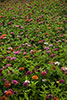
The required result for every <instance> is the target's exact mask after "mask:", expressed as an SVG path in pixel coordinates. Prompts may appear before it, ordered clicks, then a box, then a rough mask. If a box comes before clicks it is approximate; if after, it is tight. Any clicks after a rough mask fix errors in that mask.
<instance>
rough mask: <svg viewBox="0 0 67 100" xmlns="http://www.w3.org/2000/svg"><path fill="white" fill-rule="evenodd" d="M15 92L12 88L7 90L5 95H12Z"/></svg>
mask: <svg viewBox="0 0 67 100" xmlns="http://www.w3.org/2000/svg"><path fill="white" fill-rule="evenodd" d="M12 94H13V92H11V91H10V90H8V91H6V93H5V95H6V96H11V95H12Z"/></svg>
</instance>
